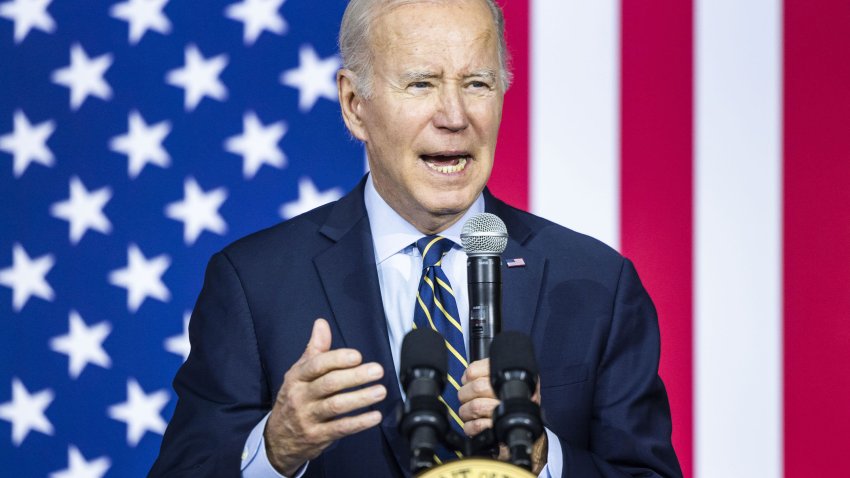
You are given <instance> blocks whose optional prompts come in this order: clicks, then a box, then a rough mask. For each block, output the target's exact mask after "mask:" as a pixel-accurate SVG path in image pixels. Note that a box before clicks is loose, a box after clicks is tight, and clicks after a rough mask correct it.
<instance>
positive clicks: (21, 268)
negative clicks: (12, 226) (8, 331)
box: [0, 243, 55, 312]
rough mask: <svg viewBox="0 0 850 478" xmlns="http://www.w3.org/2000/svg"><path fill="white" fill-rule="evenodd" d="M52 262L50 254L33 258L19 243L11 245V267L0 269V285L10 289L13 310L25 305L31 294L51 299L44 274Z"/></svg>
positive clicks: (50, 291) (51, 291)
mask: <svg viewBox="0 0 850 478" xmlns="http://www.w3.org/2000/svg"><path fill="white" fill-rule="evenodd" d="M54 263H55V261H54V259H53V255H52V254H45V255H43V256H41V257H39V258H37V259H35V260H33V259H31V258H30V256H29V254H27V251H25V250H24V248H23V247H22V246H21V245H20V244H17V243H16V244H15V245H14V246H13V248H12V267H8V268H6V269H2V270H0V285H5V286H6V287H9V288H11V289H12V307H13V308H14V309H15V312H19V311H20V310H21V309H22V308H23V307H24V306H25V305H27V301H29V300H30V297H32V296H36V297H40V298H42V299H44V300H46V301H53V288H52V287H50V284H48V283H47V279H46V276H47V274H48V273H49V272H50V269H52V268H53V264H54Z"/></svg>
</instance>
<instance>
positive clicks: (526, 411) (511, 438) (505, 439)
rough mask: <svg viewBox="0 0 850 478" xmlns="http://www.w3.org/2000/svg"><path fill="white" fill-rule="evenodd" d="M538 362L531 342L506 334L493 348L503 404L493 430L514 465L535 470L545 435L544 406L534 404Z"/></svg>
mask: <svg viewBox="0 0 850 478" xmlns="http://www.w3.org/2000/svg"><path fill="white" fill-rule="evenodd" d="M537 375H538V369H537V361H536V360H535V359H534V348H533V346H532V344H531V339H529V338H528V336H526V335H525V334H522V333H520V332H502V333H501V334H499V335H498V336H497V337H496V338H495V339H494V340H493V345H492V346H491V347H490V383H491V385H492V386H493V390H494V391H495V392H496V396H498V397H499V400H500V401H501V403H500V404H499V406H497V407H496V410H495V411H494V413H493V430H494V431H495V433H496V438H497V439H498V440H499V442H500V443H504V444H505V445H507V447H508V451H509V452H510V461H511V463H513V464H514V465H517V466H521V467H523V468H526V469H528V470H531V465H532V463H531V449H532V447H533V446H534V442H535V441H536V440H537V439H538V438H539V437H540V435H542V434H543V420H542V418H541V416H540V406H539V405H537V404H536V403H534V402H532V401H531V396H532V395H533V394H534V391H535V389H536V388H537Z"/></svg>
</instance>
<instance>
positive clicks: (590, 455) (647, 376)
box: [150, 181, 681, 477]
mask: <svg viewBox="0 0 850 478" xmlns="http://www.w3.org/2000/svg"><path fill="white" fill-rule="evenodd" d="M364 184H365V181H361V183H360V185H359V186H358V187H357V188H355V189H354V191H352V192H351V193H349V194H348V195H347V196H345V197H344V198H342V199H341V200H339V201H337V202H335V203H332V204H329V205H326V206H324V207H321V208H318V209H316V210H313V211H311V212H309V213H306V214H304V215H301V216H299V217H297V218H294V219H292V220H290V221H287V222H284V223H282V224H279V225H277V226H275V227H272V228H270V229H266V230H264V231H260V232H258V233H256V234H253V235H251V236H248V237H246V238H243V239H241V240H239V241H237V242H235V243H233V244H232V245H230V246H228V247H227V248H225V249H224V250H223V251H221V252H220V253H218V254H216V255H215V256H213V258H212V259H211V260H210V263H209V266H208V268H207V272H206V277H205V280H204V286H203V290H202V291H201V294H200V296H199V298H198V302H197V304H196V306H195V309H194V312H193V316H192V320H191V323H190V327H189V334H190V338H191V342H192V352H191V354H190V356H189V358H188V360H187V361H186V363H185V364H184V365H183V366H182V367H181V369H180V370H179V372H178V373H177V376H176V378H175V379H174V389H175V390H176V392H177V394H178V397H179V400H178V403H177V408H176V410H175V412H174V417H173V418H172V419H171V422H170V424H169V426H168V429H167V431H166V432H165V436H164V437H163V443H162V449H161V451H160V455H159V458H158V459H157V461H156V463H155V464H154V466H153V468H152V470H151V473H150V476H155V477H160V476H169V477H171V476H173V477H177V476H181V477H182V476H187V477H189V476H191V477H213V476H215V477H219V476H221V477H235V476H239V469H240V456H241V452H242V448H243V445H244V443H245V440H246V439H247V436H248V434H249V433H250V431H251V429H252V428H253V427H254V426H255V425H256V424H257V423H258V422H259V421H260V420H261V419H262V417H263V416H264V415H265V414H266V413H268V411H269V410H270V409H271V406H272V403H273V400H274V398H275V395H276V393H277V391H278V389H279V388H280V386H281V383H282V381H283V375H284V373H285V372H286V371H287V370H288V369H289V367H290V366H291V365H292V364H293V363H294V362H295V361H296V360H298V358H299V357H300V356H301V354H302V352H303V351H304V347H305V346H306V344H307V340H308V338H309V336H310V331H311V327H312V324H313V321H314V320H315V319H316V318H317V317H324V318H326V319H328V321H329V323H330V325H331V332H332V334H333V347H334V348H338V347H351V348H355V349H357V350H359V351H360V352H361V353H362V354H363V357H364V361H376V362H379V363H381V364H382V365H383V366H384V370H385V371H388V372H387V373H385V375H384V378H383V380H382V383H383V384H384V386H385V387H386V389H387V391H388V395H387V398H386V399H385V400H384V401H383V402H382V403H380V404H379V405H377V406H375V407H374V408H376V409H378V410H380V411H381V412H382V413H383V416H384V421H383V423H382V425H381V426H378V427H375V428H372V429H370V430H367V431H364V432H361V433H359V434H356V435H354V436H350V437H347V438H344V439H342V440H339V441H338V442H336V443H334V444H333V445H332V446H331V447H329V448H328V449H327V450H325V452H324V453H322V455H321V456H320V457H318V458H317V459H315V460H312V461H311V462H310V466H309V467H308V470H307V476H310V477H313V476H316V477H318V476H325V477H336V476H388V477H389V476H405V475H408V472H407V464H408V463H409V453H408V451H407V450H406V444H405V442H404V440H403V439H402V438H401V437H400V435H399V434H398V432H397V430H396V426H395V425H396V423H395V413H394V411H395V407H396V406H397V404H398V403H399V402H400V400H401V395H400V392H399V386H398V379H397V378H396V377H395V376H394V375H395V374H394V373H392V371H393V370H394V367H393V363H392V357H391V354H390V346H389V342H388V336H387V326H386V320H385V317H384V310H383V305H382V302H381V296H380V294H381V291H380V289H379V286H378V276H377V269H376V266H375V257H374V251H373V245H372V237H371V232H370V228H369V220H368V217H367V214H366V209H365V206H364V203H363V186H364ZM485 201H486V210H487V211H488V212H491V213H493V214H496V215H497V216H499V217H501V218H502V220H504V222H505V224H506V225H507V228H508V231H509V234H510V239H509V242H508V246H507V249H506V250H505V253H504V255H503V258H505V259H510V258H522V259H523V260H524V261H525V264H526V265H525V267H514V268H507V267H503V283H504V287H503V302H504V305H503V326H502V327H503V329H504V330H518V331H522V332H524V333H526V334H529V335H530V336H531V338H532V340H533V342H534V344H535V347H536V353H537V356H538V361H539V364H540V376H541V385H542V389H541V395H542V407H543V410H544V414H545V421H546V425H547V427H548V428H549V429H550V430H552V431H553V432H554V433H555V434H557V435H558V437H559V438H560V440H561V445H562V451H563V456H564V473H563V476H565V477H620V476H644V477H649V476H664V477H670V476H681V471H680V469H679V465H678V462H677V460H676V456H675V453H674V452H673V448H672V445H671V442H670V427H671V423H670V412H669V406H668V402H667V395H666V392H665V390H664V386H663V384H662V382H661V380H660V379H659V377H658V374H657V369H658V358H659V333H658V325H657V319H656V313H655V309H654V307H653V305H652V302H651V300H650V298H649V296H648V295H647V293H646V291H645V290H644V288H643V287H642V285H641V283H640V280H639V279H638V276H637V274H636V272H635V270H634V267H633V266H632V264H631V262H629V261H628V260H627V259H624V258H623V257H622V256H620V255H619V254H618V253H616V252H615V251H613V250H612V249H610V248H609V247H607V246H605V245H604V244H602V243H601V242H599V241H596V240H595V239H592V238H590V237H587V236H584V235H581V234H578V233H576V232H573V231H571V230H568V229H566V228H564V227H561V226H558V225H556V224H554V223H552V222H549V221H546V220H544V219H541V218H539V217H536V216H533V215H531V214H528V213H525V212H522V211H520V210H517V209H514V208H512V207H510V206H508V205H506V204H505V203H503V202H501V201H499V200H498V199H495V198H493V197H492V196H491V195H490V194H489V193H486V192H485ZM411 307H412V305H411Z"/></svg>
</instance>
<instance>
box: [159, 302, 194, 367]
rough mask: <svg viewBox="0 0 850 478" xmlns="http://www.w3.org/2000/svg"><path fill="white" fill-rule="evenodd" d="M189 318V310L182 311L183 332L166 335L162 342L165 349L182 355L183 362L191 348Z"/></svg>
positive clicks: (190, 316)
mask: <svg viewBox="0 0 850 478" xmlns="http://www.w3.org/2000/svg"><path fill="white" fill-rule="evenodd" d="M191 318H192V313H191V312H188V311H187V312H183V333H182V334H180V335H173V336H171V337H168V338H167V339H165V341H164V342H163V344H162V345H163V347H165V350H167V351H169V352H171V353H173V354H177V355H180V356H181V357H183V361H184V362H185V361H186V359H187V358H189V352H190V351H191V350H192V344H191V343H190V342H189V319H191Z"/></svg>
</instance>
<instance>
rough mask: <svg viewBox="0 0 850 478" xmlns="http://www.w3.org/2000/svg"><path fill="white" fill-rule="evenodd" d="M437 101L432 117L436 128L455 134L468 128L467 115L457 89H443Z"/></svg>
mask: <svg viewBox="0 0 850 478" xmlns="http://www.w3.org/2000/svg"><path fill="white" fill-rule="evenodd" d="M439 101H440V104H439V107H438V109H437V112H436V114H435V115H434V125H435V126H436V127H437V128H440V129H445V130H449V131H452V132H457V131H462V130H464V129H466V128H467V127H468V126H469V115H468V114H467V111H466V104H465V102H464V99H463V95H462V92H461V91H460V88H459V87H455V86H446V87H445V88H443V89H442V91H441V92H440V99H439Z"/></svg>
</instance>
